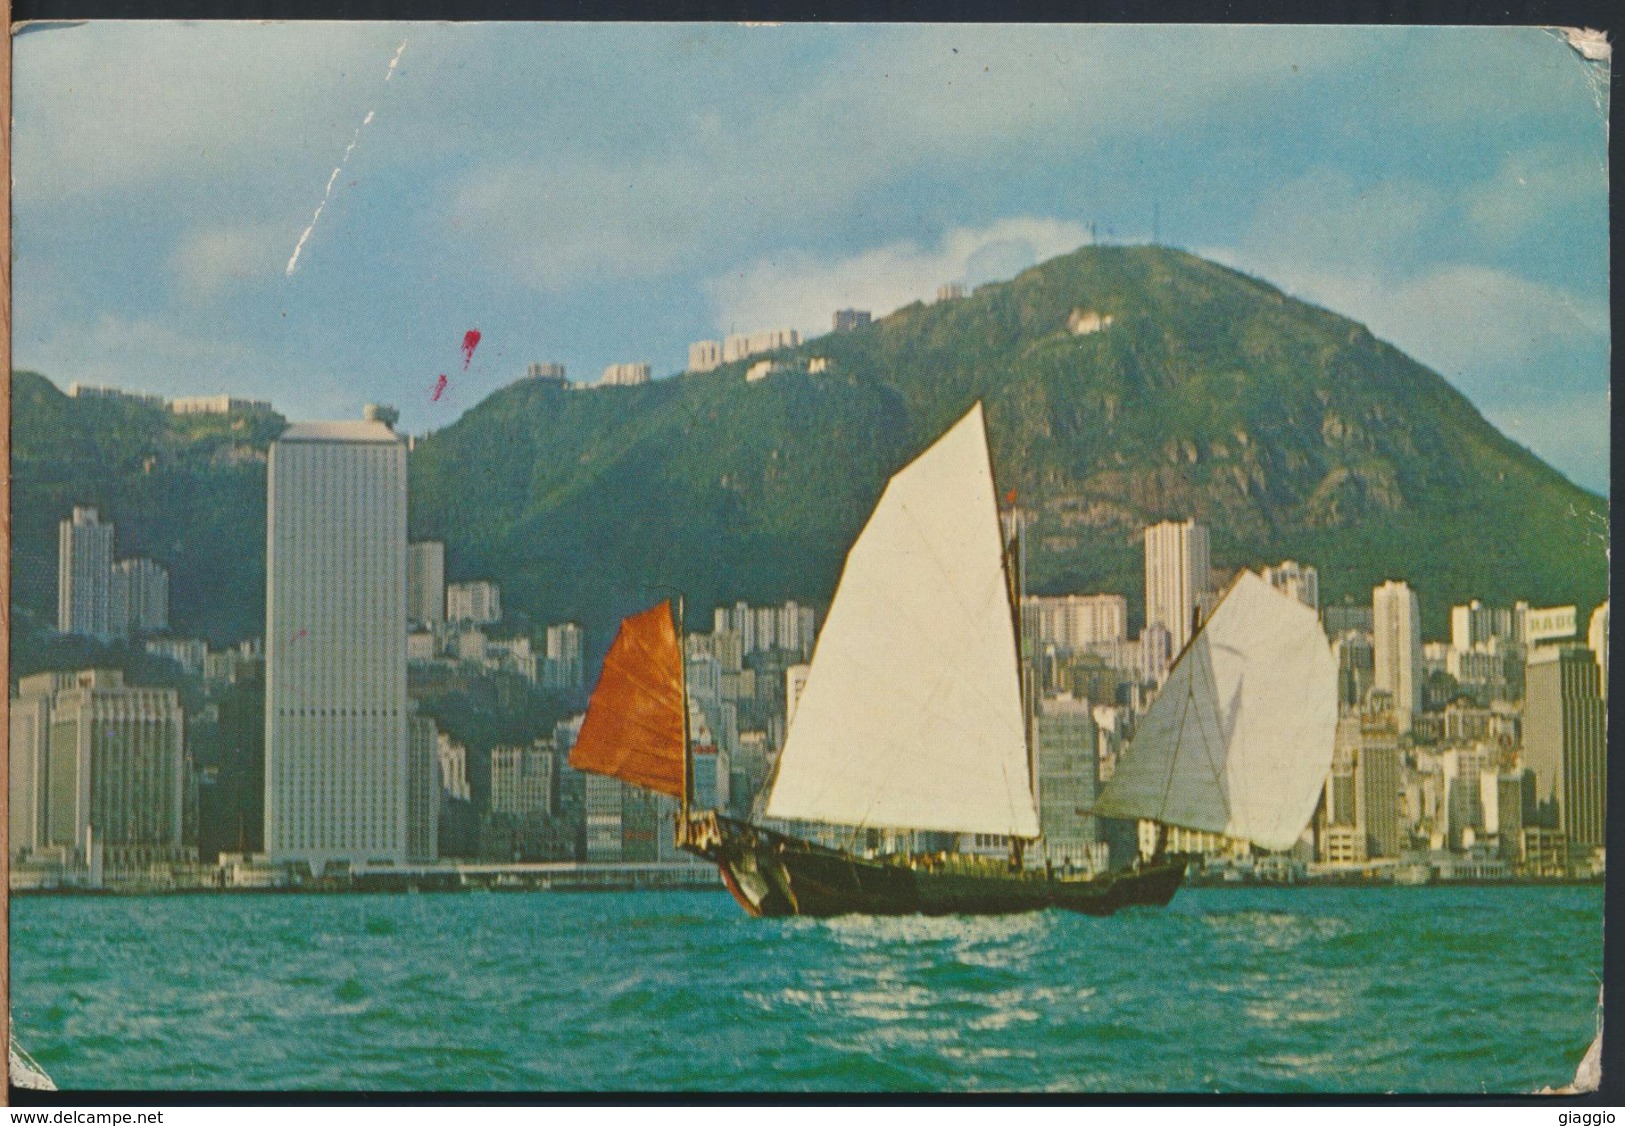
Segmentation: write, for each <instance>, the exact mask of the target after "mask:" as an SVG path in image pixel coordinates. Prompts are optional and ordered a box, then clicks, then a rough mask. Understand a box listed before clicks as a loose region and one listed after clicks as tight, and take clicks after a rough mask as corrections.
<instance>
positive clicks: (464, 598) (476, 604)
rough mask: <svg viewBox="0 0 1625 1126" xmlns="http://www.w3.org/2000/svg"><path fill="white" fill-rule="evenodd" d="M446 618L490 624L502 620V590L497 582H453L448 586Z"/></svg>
mask: <svg viewBox="0 0 1625 1126" xmlns="http://www.w3.org/2000/svg"><path fill="white" fill-rule="evenodd" d="M446 620H447V621H451V622H466V623H471V624H473V625H489V624H491V623H492V622H500V621H501V620H502V590H501V588H500V587H498V586H497V584H496V583H492V582H485V581H477V582H468V583H452V584H451V585H450V586H448V587H446Z"/></svg>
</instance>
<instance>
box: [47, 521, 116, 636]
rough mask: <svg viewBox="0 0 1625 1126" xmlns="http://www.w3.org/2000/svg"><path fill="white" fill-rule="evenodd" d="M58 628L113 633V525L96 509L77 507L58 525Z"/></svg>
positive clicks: (72, 631)
mask: <svg viewBox="0 0 1625 1126" xmlns="http://www.w3.org/2000/svg"><path fill="white" fill-rule="evenodd" d="M57 545H58V555H57V585H56V592H57V602H56V606H57V610H56V628H57V629H58V630H59V631H61V632H62V633H77V634H84V635H85V636H88V637H103V638H105V637H110V636H112V632H113V628H112V625H113V623H112V606H111V602H112V574H113V525H111V524H103V523H102V522H101V520H100V519H99V518H98V517H97V514H96V510H95V509H94V508H75V509H74V510H73V516H72V517H70V518H69V519H67V520H64V521H62V523H61V524H59V525H58V526H57Z"/></svg>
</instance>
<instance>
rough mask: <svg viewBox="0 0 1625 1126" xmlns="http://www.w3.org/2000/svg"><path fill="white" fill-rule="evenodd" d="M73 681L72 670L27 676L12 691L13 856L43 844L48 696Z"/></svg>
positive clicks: (10, 815) (10, 805) (10, 812)
mask: <svg viewBox="0 0 1625 1126" xmlns="http://www.w3.org/2000/svg"><path fill="white" fill-rule="evenodd" d="M72 683H73V676H72V674H71V673H50V672H45V673H37V674H35V675H34V676H25V677H23V678H22V679H21V680H20V681H18V683H17V688H16V690H15V691H14V692H13V693H12V695H11V716H10V724H9V741H8V743H7V748H8V751H7V753H8V761H9V763H10V769H11V777H10V791H9V795H8V796H9V803H8V806H7V813H8V818H7V821H8V826H9V830H10V849H11V855H12V856H13V857H17V856H18V855H20V854H21V855H30V854H33V853H35V852H38V851H39V850H40V848H41V847H43V846H44V844H45V813H46V808H45V802H46V797H47V794H48V792H49V769H48V768H49V763H50V734H51V699H52V697H53V696H54V695H55V694H56V691H57V689H58V688H62V687H67V686H68V685H70V684H72Z"/></svg>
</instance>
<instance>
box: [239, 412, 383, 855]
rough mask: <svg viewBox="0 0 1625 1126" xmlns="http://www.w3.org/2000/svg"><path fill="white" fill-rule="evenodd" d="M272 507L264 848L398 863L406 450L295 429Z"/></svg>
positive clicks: (349, 430)
mask: <svg viewBox="0 0 1625 1126" xmlns="http://www.w3.org/2000/svg"><path fill="white" fill-rule="evenodd" d="M266 508H267V529H266V542H267V559H266V573H267V582H266V587H267V589H266V599H265V659H266V669H265V676H266V701H265V847H266V852H267V853H268V854H269V856H270V858H271V860H272V861H273V862H282V861H300V860H303V861H308V862H310V864H311V867H312V868H313V869H318V868H320V867H321V866H322V865H324V864H325V863H326V862H327V861H329V860H347V861H350V862H352V863H361V864H366V863H370V862H391V863H401V862H403V861H405V860H406V859H407V852H408V837H407V832H408V829H407V814H408V810H407V722H408V713H407V700H406V448H405V446H403V445H402V444H401V442H400V440H399V439H398V438H397V437H396V436H395V434H394V432H393V431H392V430H390V428H389V427H388V426H387V425H385V424H384V423H382V422H376V421H372V422H309V423H297V424H295V425H293V426H290V427H289V428H288V429H287V430H286V431H284V432H283V434H282V437H281V438H279V439H277V441H275V442H274V443H272V445H271V456H270V467H269V497H268V502H267V506H266Z"/></svg>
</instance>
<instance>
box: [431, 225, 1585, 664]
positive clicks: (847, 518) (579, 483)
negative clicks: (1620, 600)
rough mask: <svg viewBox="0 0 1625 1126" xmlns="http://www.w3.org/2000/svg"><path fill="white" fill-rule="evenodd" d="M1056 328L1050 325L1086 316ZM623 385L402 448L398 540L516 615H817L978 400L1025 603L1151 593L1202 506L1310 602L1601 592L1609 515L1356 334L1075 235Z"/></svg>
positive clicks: (1442, 621)
mask: <svg viewBox="0 0 1625 1126" xmlns="http://www.w3.org/2000/svg"><path fill="white" fill-rule="evenodd" d="M1090 314H1094V315H1095V317H1098V318H1100V319H1101V320H1102V321H1103V320H1104V319H1105V318H1106V317H1110V323H1109V324H1106V325H1105V326H1104V327H1103V328H1099V329H1098V330H1095V331H1083V332H1076V331H1074V330H1073V328H1072V327H1069V325H1077V326H1078V327H1080V328H1083V329H1089V328H1092V327H1093V318H1091V317H1090V316H1089V315H1090ZM814 357H819V358H823V359H824V360H826V361H827V365H826V370H824V371H822V372H819V373H817V374H809V373H808V372H807V371H805V370H785V371H776V372H774V373H773V374H772V375H770V376H768V377H767V378H765V379H761V380H759V381H757V382H754V383H747V382H746V380H745V375H744V372H745V368H746V367H747V364H746V363H736V364H731V365H727V366H725V367H722V368H720V369H718V370H716V371H713V372H708V373H704V374H692V373H691V374H685V375H683V376H680V377H678V378H676V379H672V380H665V381H661V382H659V383H655V384H651V385H648V386H644V387H638V388H603V389H597V390H591V391H567V390H564V389H561V388H559V387H557V386H549V385H547V384H543V383H537V382H526V383H519V384H515V385H513V386H510V387H508V388H505V389H504V390H502V391H500V392H498V393H497V394H495V395H492V396H491V397H490V398H489V399H487V400H486V401H485V402H484V403H482V404H480V405H479V406H478V407H476V408H475V409H474V410H471V411H469V412H468V413H467V414H466V415H464V416H463V418H461V419H460V420H459V421H458V422H457V423H456V424H455V425H453V426H450V427H448V428H446V429H445V430H442V431H440V432H438V433H436V434H434V435H432V436H430V437H429V438H428V439H427V440H425V441H423V442H421V443H420V444H419V445H418V448H417V450H416V451H415V453H414V454H413V457H412V461H411V489H412V498H413V518H412V524H413V534H414V535H415V536H422V537H438V538H444V539H445V540H446V541H447V544H448V547H447V551H448V558H449V567H450V570H451V571H452V573H454V574H459V575H486V576H491V577H494V578H497V579H499V580H500V581H501V582H502V583H503V584H504V587H505V590H504V598H505V599H506V600H511V602H512V603H513V604H515V605H517V606H520V607H523V608H524V609H525V610H526V611H527V612H528V613H529V614H530V615H531V616H532V617H533V618H535V619H537V620H559V619H562V618H567V617H576V618H580V619H582V620H585V621H587V622H589V623H591V624H592V625H593V626H595V627H596V629H597V631H598V633H599V634H600V637H601V638H602V637H603V635H604V633H605V631H607V630H608V628H609V627H610V626H611V624H612V623H613V620H614V616H615V615H618V614H621V613H623V612H626V611H629V610H632V609H634V608H636V607H639V606H641V605H644V604H646V603H648V602H649V601H651V600H653V599H656V598H659V597H661V596H662V595H663V594H664V593H665V592H666V591H667V590H668V589H675V590H681V591H684V592H686V593H687V595H688V597H689V602H690V605H691V606H692V607H695V608H697V610H698V613H697V614H696V613H694V612H691V614H690V619H691V621H692V623H693V624H694V625H695V626H703V624H704V623H703V615H705V614H706V613H708V611H709V608H710V607H711V606H712V605H713V604H715V603H718V602H721V601H724V600H732V599H734V598H746V599H750V600H753V601H754V600H763V601H767V600H778V599H782V598H785V597H796V598H799V599H810V600H813V601H815V602H823V601H825V600H827V599H828V597H829V596H830V593H831V591H832V590H833V588H834V585H835V581H836V579H837V577H838V575H839V570H840V566H841V561H842V559H843V556H844V553H845V550H846V548H847V547H848V546H849V545H850V543H851V541H852V539H853V537H854V536H855V535H856V534H857V532H858V530H859V529H860V527H861V526H862V524H863V521H864V520H865V519H866V518H867V516H868V513H869V510H870V508H871V506H872V505H873V503H874V500H875V498H876V497H877V496H878V495H879V491H880V489H881V487H882V485H883V484H884V481H885V479H886V477H887V475H889V474H890V473H891V472H892V471H894V470H895V469H896V468H898V467H899V466H901V465H902V464H904V463H905V462H906V461H907V460H908V459H909V458H911V457H913V456H914V455H915V454H917V453H918V452H919V451H920V450H922V449H923V448H924V447H925V446H926V445H927V444H928V443H929V442H930V441H931V440H932V439H933V438H934V437H935V436H936V435H937V434H939V433H940V432H941V431H942V430H943V429H945V428H946V427H947V426H948V425H949V424H950V423H951V422H952V421H953V420H954V419H955V418H957V417H958V416H959V415H960V414H961V413H962V412H963V411H964V410H966V409H967V408H968V407H969V406H970V404H971V403H972V402H974V401H975V400H976V399H978V398H980V399H982V400H983V401H984V403H985V404H986V407H987V413H988V423H989V428H990V431H991V434H992V439H993V446H994V468H995V473H996V475H997V478H998V483H999V487H1000V489H1001V492H1002V491H1005V490H1009V489H1014V490H1016V492H1017V496H1018V502H1019V503H1020V505H1021V506H1022V507H1023V508H1025V509H1027V510H1029V511H1030V512H1032V513H1033V514H1034V516H1035V518H1036V520H1035V523H1034V525H1033V526H1032V530H1031V532H1030V536H1029V586H1030V587H1031V588H1032V589H1033V590H1035V591H1039V592H1061V591H1119V592H1122V593H1124V594H1127V595H1128V596H1129V598H1130V604H1131V606H1133V607H1135V613H1136V614H1138V612H1139V605H1140V604H1141V602H1142V601H1143V586H1144V572H1143V557H1142V554H1141V546H1140V543H1139V536H1140V533H1141V530H1142V529H1143V528H1144V526H1145V525H1146V524H1148V523H1154V522H1156V521H1157V520H1160V519H1164V518H1185V517H1191V516H1194V517H1196V518H1197V519H1199V520H1201V521H1202V522H1204V523H1205V524H1207V525H1208V526H1209V527H1210V529H1211V530H1212V539H1213V559H1214V565H1215V566H1217V567H1225V568H1231V567H1239V566H1253V567H1257V566H1262V565H1265V564H1269V563H1274V562H1278V561H1279V560H1281V559H1283V558H1295V559H1298V560H1300V561H1303V562H1308V563H1313V564H1315V565H1316V566H1317V567H1318V568H1319V569H1320V575H1321V589H1322V598H1323V601H1335V600H1340V599H1342V598H1344V597H1350V598H1353V599H1355V600H1356V601H1364V602H1369V599H1370V592H1371V588H1372V586H1373V585H1375V584H1377V583H1380V582H1381V581H1383V580H1384V579H1388V578H1405V579H1408V580H1409V581H1410V582H1411V584H1412V585H1413V586H1414V587H1415V588H1416V589H1417V590H1418V592H1419V597H1420V598H1421V600H1422V604H1423V607H1424V618H1425V621H1426V625H1427V628H1428V630H1429V632H1430V633H1431V634H1434V635H1440V634H1442V633H1443V632H1444V631H1445V630H1446V629H1447V621H1448V619H1447V614H1448V607H1449V605H1450V604H1451V603H1453V602H1460V601H1465V600H1467V599H1469V598H1472V597H1479V598H1482V599H1484V600H1485V601H1486V602H1491V603H1510V602H1511V601H1513V600H1515V599H1517V598H1527V599H1529V600H1531V601H1532V602H1534V603H1536V604H1542V603H1567V602H1575V603H1578V604H1580V606H1581V611H1582V613H1584V612H1586V611H1587V610H1588V609H1589V607H1590V606H1591V605H1593V604H1595V603H1597V602H1599V601H1601V600H1602V599H1603V598H1604V597H1606V589H1607V557H1606V547H1607V522H1606V520H1607V516H1606V514H1607V504H1606V501H1604V500H1603V499H1602V498H1600V497H1598V496H1596V495H1594V494H1592V493H1589V492H1587V491H1585V490H1583V489H1580V488H1578V487H1576V486H1575V485H1573V484H1571V483H1570V482H1569V481H1567V480H1566V479H1564V478H1563V477H1562V476H1560V475H1559V474H1558V473H1556V472H1555V471H1554V470H1552V469H1551V468H1549V467H1548V466H1546V465H1545V464H1544V463H1542V462H1541V461H1540V460H1538V459H1537V458H1536V457H1535V456H1534V455H1533V454H1531V453H1529V452H1528V451H1527V450H1525V449H1523V448H1521V447H1519V446H1518V445H1516V444H1515V443H1513V442H1511V441H1509V440H1508V439H1507V438H1505V437H1504V436H1502V435H1501V434H1500V433H1499V432H1497V431H1496V430H1495V429H1494V428H1493V427H1492V426H1491V425H1490V424H1489V423H1488V422H1486V421H1485V420H1484V418H1483V417H1482V416H1481V415H1480V414H1479V413H1478V411H1477V410H1475V409H1474V408H1473V406H1472V404H1470V403H1469V402H1468V401H1467V399H1466V398H1465V397H1464V396H1462V395H1461V394H1460V393H1459V392H1457V391H1456V390H1455V389H1454V388H1452V387H1451V386H1450V385H1449V384H1448V383H1447V382H1445V380H1443V379H1442V378H1441V377H1439V376H1438V375H1437V374H1435V373H1434V372H1432V371H1429V370H1428V369H1427V368H1424V367H1422V366H1421V365H1420V364H1418V363H1416V362H1415V361H1413V360H1411V359H1409V358H1408V357H1406V356H1405V355H1403V354H1402V353H1401V352H1399V351H1398V350H1397V349H1395V348H1393V347H1391V346H1390V345H1387V344H1384V343H1382V342H1381V341H1379V340H1376V339H1374V338H1373V337H1372V336H1371V334H1370V333H1369V332H1368V331H1367V330H1366V329H1365V328H1364V327H1363V326H1361V325H1359V324H1356V323H1354V322H1353V321H1350V320H1348V319H1346V318H1344V317H1340V316H1337V315H1336V314H1334V313H1330V312H1327V311H1325V310H1323V309H1318V308H1315V307H1312V306H1309V305H1306V304H1304V303H1302V302H1299V301H1295V300H1293V299H1291V298H1288V297H1286V296H1285V295H1284V294H1282V293H1281V292H1280V291H1279V290H1277V289H1274V288H1273V287H1271V286H1269V285H1266V284H1264V283H1262V282H1259V281H1256V280H1254V279H1252V278H1248V277H1245V276H1243V275H1241V274H1238V273H1236V272H1234V271H1231V270H1228V269H1225V268H1223V267H1220V266H1216V265H1214V264H1212V263H1210V262H1207V261H1204V260H1202V259H1199V258H1196V257H1193V256H1191V255H1188V254H1184V253H1181V252H1178V251H1174V250H1168V249H1163V248H1157V247H1094V248H1086V249H1083V250H1080V251H1077V252H1076V253H1074V254H1071V255H1068V256H1065V257H1062V258H1057V259H1054V260H1052V261H1050V262H1046V263H1044V264H1042V265H1040V266H1037V267H1035V268H1033V269H1031V270H1028V271H1027V272H1025V273H1023V274H1022V275H1020V276H1019V277H1017V278H1015V279H1014V280H1012V281H1009V282H1005V283H1001V284H995V285H989V286H984V287H982V288H981V289H979V290H977V291H976V292H975V293H974V294H972V295H970V296H969V297H966V298H962V299H959V300H953V301H948V302H943V303H938V304H935V305H931V306H924V305H919V304H915V305H911V306H909V307H907V308H905V309H902V310H899V311H898V312H896V313H894V314H892V315H891V316H889V317H886V318H885V319H883V320H881V321H878V322H876V323H874V324H873V325H871V326H869V327H867V328H865V329H862V330H859V331H856V332H851V333H842V334H836V335H830V336H824V337H821V338H818V339H816V340H812V341H809V342H807V343H805V344H803V345H802V346H801V347H799V348H796V349H793V350H787V351H785V352H781V353H777V354H776V358H779V359H782V360H785V361H790V362H791V366H792V367H793V368H805V366H806V363H805V361H807V360H810V359H812V358H814Z"/></svg>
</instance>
